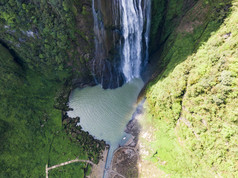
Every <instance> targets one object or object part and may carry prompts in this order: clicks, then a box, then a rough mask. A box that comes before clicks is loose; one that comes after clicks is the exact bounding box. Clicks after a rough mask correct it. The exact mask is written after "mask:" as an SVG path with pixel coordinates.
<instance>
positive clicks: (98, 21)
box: [92, 0, 151, 88]
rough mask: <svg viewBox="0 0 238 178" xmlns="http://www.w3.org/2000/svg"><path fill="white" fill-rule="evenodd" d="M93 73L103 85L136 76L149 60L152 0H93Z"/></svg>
mask: <svg viewBox="0 0 238 178" xmlns="http://www.w3.org/2000/svg"><path fill="white" fill-rule="evenodd" d="M92 6H93V16H94V33H95V59H94V60H93V65H92V67H93V69H92V71H93V76H94V79H95V81H96V83H100V84H102V86H103V88H116V87H119V86H121V85H122V84H123V83H125V82H128V81H130V80H131V79H133V78H139V77H140V72H141V68H143V67H144V66H145V65H146V63H147V60H148V52H147V51H148V44H149V32H150V14H151V13H150V9H151V7H150V6H151V0H144V1H143V0H127V1H126V0H112V1H106V0H94V1H93V4H92Z"/></svg>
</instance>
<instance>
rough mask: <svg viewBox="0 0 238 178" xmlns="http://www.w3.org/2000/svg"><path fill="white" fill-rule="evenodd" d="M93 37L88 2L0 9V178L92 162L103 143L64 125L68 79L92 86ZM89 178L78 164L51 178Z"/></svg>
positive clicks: (8, 4) (72, 124) (12, 4)
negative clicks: (77, 160) (77, 161)
mask: <svg viewBox="0 0 238 178" xmlns="http://www.w3.org/2000/svg"><path fill="white" fill-rule="evenodd" d="M93 36H94V33H93V17H92V9H91V1H86V0H78V1H38V0H37V1H33V0H32V1H1V2H0V43H1V44H3V45H1V44H0V99H1V102H0V142H1V145H0V162H1V167H0V177H29V176H30V177H44V176H45V166H46V165H48V166H53V165H56V164H59V163H62V162H65V161H68V160H69V159H71V160H73V159H75V158H76V157H78V158H79V159H86V160H92V161H93V162H95V163H97V162H98V160H99V157H100V151H101V150H102V149H103V148H104V146H105V145H104V143H103V142H98V141H96V140H95V139H94V138H93V137H92V136H90V135H89V133H87V132H84V131H82V129H81V127H76V122H77V121H78V120H79V118H76V119H72V118H71V119H69V118H68V117H67V116H66V115H64V117H63V119H62V111H66V110H68V109H69V108H68V107H67V105H66V102H67V100H68V94H69V92H70V91H71V90H72V88H71V86H72V79H75V80H74V82H75V83H76V82H78V83H80V84H88V83H89V84H93V78H92V77H91V75H90V74H91V71H90V65H91V64H90V60H91V59H92V58H93V55H94V53H93V52H94V39H93ZM62 120H63V121H62ZM62 122H63V124H62ZM89 173H90V166H88V165H86V164H80V165H72V166H71V167H70V168H69V167H68V168H59V169H58V170H56V171H54V170H52V171H50V172H49V176H54V177H60V176H63V177H70V176H78V175H80V176H86V175H88V174H89Z"/></svg>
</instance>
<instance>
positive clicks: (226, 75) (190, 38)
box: [141, 1, 238, 177]
mask: <svg viewBox="0 0 238 178" xmlns="http://www.w3.org/2000/svg"><path fill="white" fill-rule="evenodd" d="M205 3H206V1H198V3H197V4H196V5H195V6H194V7H193V8H192V9H191V10H190V11H188V12H187V14H186V15H185V16H184V17H183V19H182V20H181V22H180V24H179V26H178V28H177V29H176V30H175V31H174V32H173V34H172V35H171V40H170V39H168V41H167V43H166V44H165V47H164V51H163V53H162V55H161V56H160V60H161V64H163V65H164V66H167V67H166V68H165V69H164V71H163V72H162V74H160V75H159V76H158V77H157V78H156V79H155V80H154V81H153V82H151V83H150V85H149V86H148V88H147V93H146V97H147V103H146V109H147V114H146V121H144V122H143V124H144V128H145V129H144V131H143V132H142V137H141V141H142V143H143V144H144V146H145V147H147V148H146V149H145V150H147V151H148V155H147V156H145V154H144V153H146V152H143V150H142V155H143V154H144V158H145V159H146V160H150V161H152V162H153V163H154V165H156V166H157V168H158V169H160V170H162V171H164V172H165V174H169V175H171V177H215V176H218V177H237V176H238V145H237V143H238V50H237V49H238V46H237V45H238V26H237V24H238V2H237V1H233V2H232V6H231V7H230V5H229V1H228V2H227V3H225V2H224V1H220V3H219V2H213V1H211V2H210V3H209V4H205ZM229 7H230V10H228V9H229ZM224 18H225V19H224ZM223 19H224V20H223ZM167 64H168V65H167ZM143 134H144V136H143ZM146 134H147V135H150V134H151V135H152V136H151V137H149V138H150V139H149V138H147V137H146V139H145V135H146ZM148 140H149V141H150V142H148Z"/></svg>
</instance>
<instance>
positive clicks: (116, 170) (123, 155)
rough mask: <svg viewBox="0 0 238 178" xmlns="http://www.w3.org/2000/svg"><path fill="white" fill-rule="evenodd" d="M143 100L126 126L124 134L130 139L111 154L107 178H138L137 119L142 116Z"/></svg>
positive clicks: (138, 130) (139, 127)
mask: <svg viewBox="0 0 238 178" xmlns="http://www.w3.org/2000/svg"><path fill="white" fill-rule="evenodd" d="M144 101H145V100H142V101H141V103H140V104H139V105H138V107H137V109H136V111H135V112H134V114H133V116H132V119H131V120H130V121H129V123H128V124H127V127H126V129H125V132H126V133H128V134H131V135H132V137H131V139H130V140H128V141H127V143H126V144H124V145H123V146H119V147H118V148H117V149H116V150H115V151H114V154H113V158H112V162H111V166H110V172H109V178H118V177H138V176H139V168H138V162H139V160H140V154H139V144H138V140H139V139H138V138H139V133H140V130H141V126H140V124H139V121H138V119H139V118H140V117H141V116H142V115H143V112H144V108H143V104H144Z"/></svg>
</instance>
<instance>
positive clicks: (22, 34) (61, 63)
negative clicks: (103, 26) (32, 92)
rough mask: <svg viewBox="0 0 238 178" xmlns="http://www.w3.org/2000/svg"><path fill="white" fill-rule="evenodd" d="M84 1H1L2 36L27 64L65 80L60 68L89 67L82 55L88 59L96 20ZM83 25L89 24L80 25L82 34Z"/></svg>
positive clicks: (44, 73)
mask: <svg viewBox="0 0 238 178" xmlns="http://www.w3.org/2000/svg"><path fill="white" fill-rule="evenodd" d="M82 1H83V0H78V1H74V0H63V1H59V0H41V1H39V0H30V1H23V0H22V1H13V0H9V1H7V0H4V1H2V2H1V3H0V39H1V41H2V42H4V43H5V44H6V45H7V46H8V47H9V48H11V49H13V50H14V51H15V52H16V54H17V55H18V56H20V58H21V60H22V62H23V63H24V65H26V66H27V68H30V69H33V70H35V71H38V72H40V73H42V74H43V75H48V76H51V77H52V78H59V79H60V80H61V77H60V75H59V74H58V72H61V71H63V70H64V71H65V70H69V69H68V68H67V67H68V66H72V65H74V66H75V68H77V69H80V68H85V66H84V67H82V66H81V64H80V63H79V62H78V61H79V58H80V59H81V60H82V59H83V63H85V62H86V61H85V60H86V57H85V54H88V53H91V52H92V46H93V45H92V44H93V37H92V24H93V23H92V20H91V21H90V20H88V19H87V20H85V19H86V18H88V16H89V15H88V13H87V12H88V11H90V10H89V9H87V8H85V7H84V6H85V5H84V6H83V4H86V5H87V3H83V2H82ZM89 3H90V2H89ZM90 12H91V11H90ZM79 18H80V23H81V24H78V19H79ZM79 25H81V26H82V25H84V26H85V27H84V28H80V30H81V31H80V34H78V32H79V30H78V26H79ZM88 28H89V29H91V31H90V30H88ZM81 34H85V35H84V37H81ZM85 38H87V39H90V40H85ZM79 45H80V49H78V46H79ZM84 71H85V70H84Z"/></svg>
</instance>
